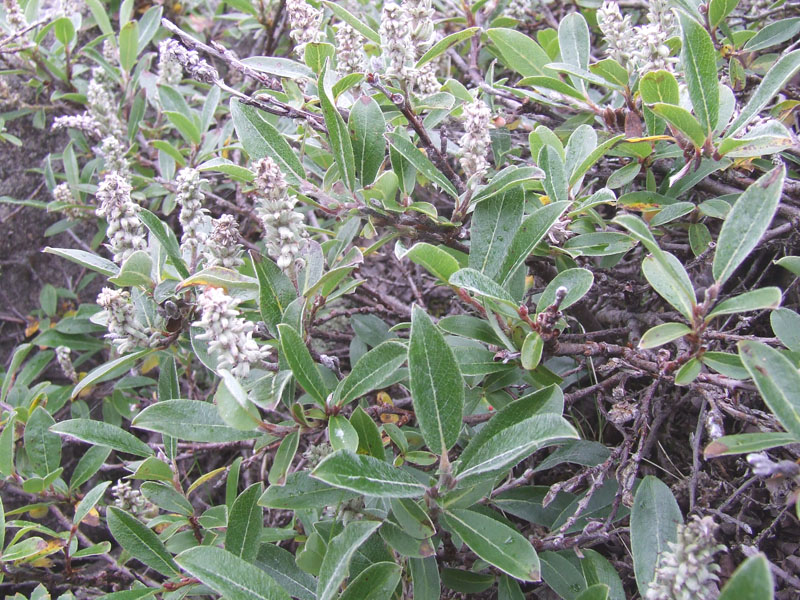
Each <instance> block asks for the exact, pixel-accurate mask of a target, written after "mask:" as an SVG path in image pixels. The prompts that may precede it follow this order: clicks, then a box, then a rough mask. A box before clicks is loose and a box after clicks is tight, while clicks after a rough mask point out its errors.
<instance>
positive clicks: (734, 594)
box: [717, 552, 775, 600]
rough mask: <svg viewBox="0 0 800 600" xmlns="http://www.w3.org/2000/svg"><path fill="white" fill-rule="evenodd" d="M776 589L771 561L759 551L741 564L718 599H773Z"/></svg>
mask: <svg viewBox="0 0 800 600" xmlns="http://www.w3.org/2000/svg"><path fill="white" fill-rule="evenodd" d="M774 589H775V583H774V582H773V580H772V572H771V571H770V568H769V561H768V560H767V557H766V556H765V555H764V554H763V553H761V552H759V553H758V554H756V555H755V556H751V557H750V558H748V559H747V560H746V561H744V562H743V563H742V564H741V565H739V567H738V568H737V569H736V570H735V571H734V572H733V575H732V576H731V578H730V579H729V580H728V583H726V584H725V587H724V588H722V591H721V592H720V594H719V598H718V599H717V600H772V599H773V598H774V597H775V594H774V591H773V590H774Z"/></svg>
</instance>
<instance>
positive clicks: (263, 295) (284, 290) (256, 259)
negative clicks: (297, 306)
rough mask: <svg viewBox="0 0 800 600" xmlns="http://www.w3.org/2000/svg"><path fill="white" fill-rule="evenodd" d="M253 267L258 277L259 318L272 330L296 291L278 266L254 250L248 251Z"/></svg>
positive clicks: (281, 318)
mask: <svg viewBox="0 0 800 600" xmlns="http://www.w3.org/2000/svg"><path fill="white" fill-rule="evenodd" d="M250 258H251V259H252V260H253V267H254V270H255V272H256V277H257V278H258V288H259V292H258V307H259V309H260V312H261V318H262V319H263V320H264V322H265V323H266V324H267V326H269V327H270V328H271V329H272V330H273V331H277V330H276V328H277V326H278V324H279V323H280V322H281V321H282V320H283V312H284V311H285V310H286V307H287V306H289V304H291V303H292V301H294V299H295V298H297V292H296V291H295V289H294V286H293V285H292V282H291V281H290V279H289V278H288V277H287V276H286V275H285V274H284V273H283V271H281V269H280V267H278V265H276V264H275V263H274V262H272V261H271V260H270V259H269V258H266V257H264V256H262V255H260V254H256V253H255V252H254V251H251V252H250Z"/></svg>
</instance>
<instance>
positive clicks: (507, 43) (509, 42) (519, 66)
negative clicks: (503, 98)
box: [486, 28, 552, 77]
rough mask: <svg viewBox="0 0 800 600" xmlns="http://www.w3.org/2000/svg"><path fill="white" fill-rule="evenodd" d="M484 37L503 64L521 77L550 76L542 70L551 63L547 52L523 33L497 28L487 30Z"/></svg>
mask: <svg viewBox="0 0 800 600" xmlns="http://www.w3.org/2000/svg"><path fill="white" fill-rule="evenodd" d="M486 35H488V36H489V39H490V40H492V43H493V44H494V45H495V46H497V49H498V50H499V51H500V55H501V56H502V57H503V62H504V63H506V65H507V66H508V67H510V68H511V69H513V70H514V71H516V72H517V73H519V74H520V75H522V76H523V77H532V76H534V75H551V73H552V72H548V71H545V70H544V65H546V64H548V63H550V62H552V61H551V60H550V57H549V56H547V52H545V51H544V50H543V49H542V47H541V46H540V45H539V44H537V43H536V42H534V41H533V40H532V39H531V38H529V37H528V36H527V35H525V34H524V33H520V32H519V31H514V30H513V29H503V28H497V29H489V30H488V31H487V32H486Z"/></svg>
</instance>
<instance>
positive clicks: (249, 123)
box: [230, 98, 306, 185]
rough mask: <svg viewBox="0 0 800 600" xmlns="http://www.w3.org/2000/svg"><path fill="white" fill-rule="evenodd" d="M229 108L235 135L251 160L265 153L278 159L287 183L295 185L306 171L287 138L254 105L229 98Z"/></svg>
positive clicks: (262, 156) (300, 181)
mask: <svg viewBox="0 0 800 600" xmlns="http://www.w3.org/2000/svg"><path fill="white" fill-rule="evenodd" d="M230 109H231V117H232V119H233V126H234V127H235V128H236V135H237V136H239V139H240V140H241V142H242V145H243V146H244V149H245V151H246V152H247V154H249V155H250V159H251V160H253V161H256V160H259V159H261V158H264V157H266V156H269V157H271V158H273V159H274V160H275V162H276V163H278V166H280V168H281V171H282V172H283V174H284V176H285V177H286V181H288V182H289V183H290V184H293V185H299V184H300V183H302V182H303V181H305V178H306V172H305V170H304V169H303V165H302V164H301V163H300V159H298V158H297V155H296V154H295V152H294V150H293V149H292V147H291V146H290V145H289V142H287V141H286V139H284V137H283V136H282V135H281V134H280V132H278V130H277V129H275V127H273V126H272V125H271V124H270V123H269V122H267V120H266V119H264V117H262V115H261V112H260V111H259V110H258V109H257V108H253V107H252V106H248V105H246V104H242V103H241V102H239V101H238V100H236V99H235V98H231V104H230Z"/></svg>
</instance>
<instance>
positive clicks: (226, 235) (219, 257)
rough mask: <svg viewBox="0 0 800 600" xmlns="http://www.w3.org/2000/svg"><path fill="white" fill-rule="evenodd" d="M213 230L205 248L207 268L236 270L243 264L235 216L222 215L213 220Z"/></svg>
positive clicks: (204, 254) (204, 256) (204, 255)
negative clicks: (216, 267) (218, 267)
mask: <svg viewBox="0 0 800 600" xmlns="http://www.w3.org/2000/svg"><path fill="white" fill-rule="evenodd" d="M211 223H212V229H211V233H210V234H209V236H208V238H207V239H206V244H205V246H204V247H203V258H205V266H206V267H215V266H220V267H226V268H228V269H235V268H236V267H238V266H239V265H241V264H243V263H244V261H243V260H242V258H241V256H240V254H241V253H242V245H241V244H239V242H238V240H239V225H238V223H236V219H235V218H234V216H233V215H222V216H221V217H220V218H219V219H212V221H211Z"/></svg>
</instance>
